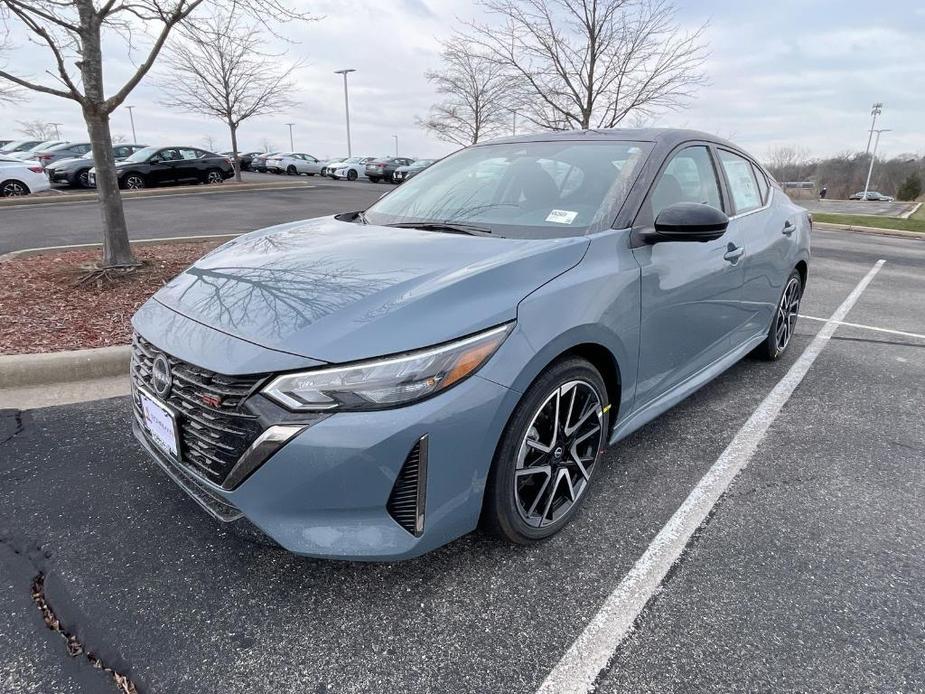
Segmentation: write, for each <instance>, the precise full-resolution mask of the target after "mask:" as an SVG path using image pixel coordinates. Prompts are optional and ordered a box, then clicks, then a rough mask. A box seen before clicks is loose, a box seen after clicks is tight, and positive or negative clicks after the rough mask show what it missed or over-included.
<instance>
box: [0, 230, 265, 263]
mask: <svg viewBox="0 0 925 694" xmlns="http://www.w3.org/2000/svg"><path fill="white" fill-rule="evenodd" d="M246 233H248V232H246V231H242V232H239V233H235V234H205V235H203V236H170V237H168V238H165V239H135V240H133V241H129V243H130V244H131V245H132V246H156V245H158V244H165V245H168V246H169V245H173V244H180V243H200V242H201V243H206V242H208V241H230V240H231V239H235V238H237V237H238V236H241V235H242V234H246ZM102 247H103V244H102V243H75V244H71V245H68V246H42V247H40V248H21V249H20V250H18V251H10V252H9V253H4V254H3V255H0V263H2V262H4V261H7V260H13V259H15V258H26V257H28V256H30V255H44V254H46V253H62V252H64V251H82V250H83V251H85V250H91V249H94V248H102Z"/></svg>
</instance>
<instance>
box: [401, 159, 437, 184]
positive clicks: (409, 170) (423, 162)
mask: <svg viewBox="0 0 925 694" xmlns="http://www.w3.org/2000/svg"><path fill="white" fill-rule="evenodd" d="M436 161H437V160H436V159H416V160H415V162H414V163H413V164H409V165H408V166H399V167H398V168H397V169H395V173H393V174H392V183H402V182H404V181H407V180H408V179H409V178H414V177H415V176H417V175H418V174H419V173H421V172H422V171H423V170H424V169H426V168H427V167H428V166H430V165H431V164H433V163H434V162H436Z"/></svg>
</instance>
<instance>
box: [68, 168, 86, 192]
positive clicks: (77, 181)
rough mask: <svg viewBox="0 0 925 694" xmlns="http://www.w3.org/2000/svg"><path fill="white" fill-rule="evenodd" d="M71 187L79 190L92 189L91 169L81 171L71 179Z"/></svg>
mask: <svg viewBox="0 0 925 694" xmlns="http://www.w3.org/2000/svg"><path fill="white" fill-rule="evenodd" d="M71 185H72V186H75V187H77V188H89V187H90V169H81V170H80V171H77V172H76V173H75V174H74V177H73V178H72V179H71Z"/></svg>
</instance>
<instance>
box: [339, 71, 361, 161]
mask: <svg viewBox="0 0 925 694" xmlns="http://www.w3.org/2000/svg"><path fill="white" fill-rule="evenodd" d="M351 72H356V69H355V68H352V67H350V68H345V69H343V70H335V71H334V74H335V75H343V76H344V118H345V119H346V121H347V156H348V157H351V156H353V152H352V151H351V149H350V101H349V100H348V99H347V75H349V74H350V73H351Z"/></svg>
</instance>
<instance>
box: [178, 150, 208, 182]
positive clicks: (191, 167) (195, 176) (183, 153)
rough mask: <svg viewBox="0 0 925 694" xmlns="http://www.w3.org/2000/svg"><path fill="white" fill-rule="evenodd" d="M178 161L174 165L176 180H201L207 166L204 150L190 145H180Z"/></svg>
mask: <svg viewBox="0 0 925 694" xmlns="http://www.w3.org/2000/svg"><path fill="white" fill-rule="evenodd" d="M178 151H179V152H180V161H179V162H178V163H177V166H176V172H177V173H176V175H177V180H178V181H184V182H186V183H189V182H191V181H199V180H202V179H203V178H204V176H205V170H206V168H207V161H206V154H207V153H206V152H203V151H201V150H198V149H193V148H192V147H180V148H178Z"/></svg>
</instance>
